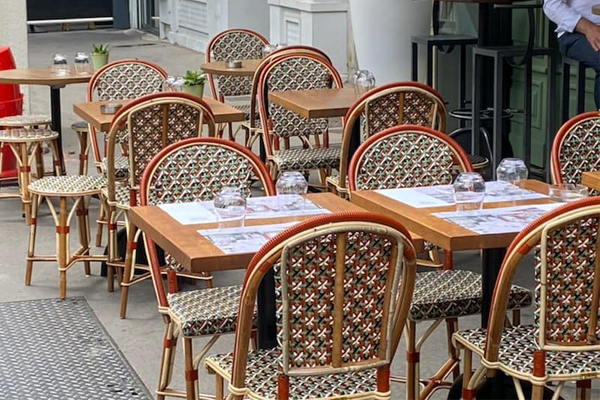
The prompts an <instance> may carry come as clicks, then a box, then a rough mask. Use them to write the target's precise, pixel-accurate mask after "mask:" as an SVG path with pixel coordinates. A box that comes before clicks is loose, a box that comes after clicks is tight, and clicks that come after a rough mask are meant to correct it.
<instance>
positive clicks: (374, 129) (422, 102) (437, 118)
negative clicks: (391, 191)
mask: <svg viewBox="0 0 600 400" xmlns="http://www.w3.org/2000/svg"><path fill="white" fill-rule="evenodd" d="M356 123H360V136H361V137H360V139H361V142H364V141H365V140H367V139H368V138H369V137H371V136H373V135H374V134H376V133H379V132H381V131H383V130H385V129H388V128H392V127H394V126H398V125H418V126H425V127H429V128H432V129H435V130H437V131H440V132H446V106H445V102H444V99H443V98H442V96H441V95H440V94H439V93H438V92H437V91H435V90H434V89H432V88H431V87H429V86H427V85H424V84H422V83H418V82H396V83H390V84H388V85H384V86H381V87H378V88H375V89H373V90H371V91H369V92H368V93H365V94H364V95H363V96H362V97H361V98H360V99H358V100H357V101H356V103H354V104H353V105H352V107H351V108H350V109H349V110H348V113H347V114H346V117H345V119H344V131H343V135H342V154H341V158H340V169H339V171H340V173H339V175H336V176H331V177H329V178H328V179H327V186H328V188H329V190H330V191H333V192H336V193H338V194H339V195H340V196H346V197H347V196H348V194H349V192H348V182H347V174H348V163H349V162H350V157H349V155H350V146H351V140H352V131H353V128H354V126H355V124H356ZM468 157H469V161H470V162H471V165H472V166H473V168H474V169H475V170H476V171H478V170H483V169H485V168H486V167H487V165H488V164H489V160H487V159H484V158H482V157H479V156H474V155H469V156H468ZM340 177H341V178H340Z"/></svg>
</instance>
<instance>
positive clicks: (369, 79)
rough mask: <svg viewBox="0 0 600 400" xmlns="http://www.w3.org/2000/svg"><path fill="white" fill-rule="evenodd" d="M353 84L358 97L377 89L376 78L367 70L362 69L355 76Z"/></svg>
mask: <svg viewBox="0 0 600 400" xmlns="http://www.w3.org/2000/svg"><path fill="white" fill-rule="evenodd" d="M353 83H354V92H355V93H356V95H357V96H362V95H363V94H365V93H367V92H368V91H369V90H371V89H373V88H374V87H375V76H374V75H373V74H372V73H371V72H369V71H367V70H366V69H361V70H358V71H356V73H355V74H354V80H353Z"/></svg>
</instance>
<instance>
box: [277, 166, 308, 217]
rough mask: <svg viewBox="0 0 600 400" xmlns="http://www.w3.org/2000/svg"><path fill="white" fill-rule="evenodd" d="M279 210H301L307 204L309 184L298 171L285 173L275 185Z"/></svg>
mask: <svg viewBox="0 0 600 400" xmlns="http://www.w3.org/2000/svg"><path fill="white" fill-rule="evenodd" d="M275 188H276V190H277V200H278V205H279V210H280V211H284V210H301V209H303V208H304V203H305V202H306V199H305V195H306V193H308V182H307V181H306V178H305V177H304V175H303V174H301V173H300V172H297V171H292V172H284V173H283V174H281V176H280V177H279V179H277V184H276V185H275Z"/></svg>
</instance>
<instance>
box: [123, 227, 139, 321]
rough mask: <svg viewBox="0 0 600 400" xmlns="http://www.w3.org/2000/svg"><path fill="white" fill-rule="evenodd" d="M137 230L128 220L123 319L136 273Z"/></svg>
mask: <svg viewBox="0 0 600 400" xmlns="http://www.w3.org/2000/svg"><path fill="white" fill-rule="evenodd" d="M135 237H136V228H135V226H133V224H132V223H131V222H129V219H127V250H126V252H125V271H123V278H122V284H121V318H125V317H126V316H127V299H128V296H129V284H130V282H131V277H132V276H133V271H134V268H135V266H134V260H133V258H134V252H135V248H136V246H137V242H136V240H135Z"/></svg>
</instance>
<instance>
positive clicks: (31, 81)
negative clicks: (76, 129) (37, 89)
mask: <svg viewBox="0 0 600 400" xmlns="http://www.w3.org/2000/svg"><path fill="white" fill-rule="evenodd" d="M91 78H92V74H89V73H87V74H76V73H75V72H74V71H71V74H70V75H64V76H59V75H57V74H55V73H54V72H53V71H52V69H51V68H28V69H7V70H4V71H0V83H6V84H13V85H43V86H49V87H50V116H51V117H52V130H54V131H56V132H58V148H59V157H60V163H61V165H62V171H63V173H66V168H65V158H64V154H63V148H62V128H61V124H62V121H61V114H60V89H62V88H64V87H65V86H66V85H71V84H74V83H87V82H89V80H90V79H91Z"/></svg>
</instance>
